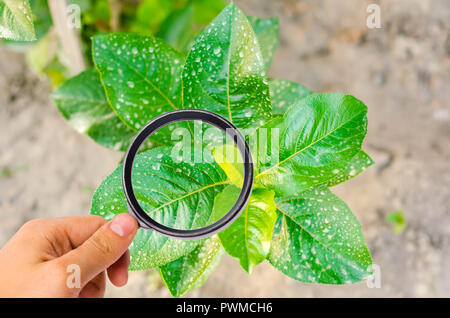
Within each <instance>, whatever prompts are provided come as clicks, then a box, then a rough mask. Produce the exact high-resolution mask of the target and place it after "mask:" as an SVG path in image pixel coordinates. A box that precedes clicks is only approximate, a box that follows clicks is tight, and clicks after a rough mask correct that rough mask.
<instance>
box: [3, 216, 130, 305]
mask: <svg viewBox="0 0 450 318" xmlns="http://www.w3.org/2000/svg"><path fill="white" fill-rule="evenodd" d="M137 229H138V226H137V223H136V220H135V219H134V218H133V217H132V216H131V215H129V214H127V213H124V214H119V215H118V216H116V217H115V218H114V219H113V220H112V221H110V222H106V221H105V220H104V219H103V218H101V217H98V216H93V215H90V216H78V217H65V218H54V219H39V220H33V221H30V222H28V223H26V224H25V225H24V226H22V227H21V228H20V230H19V231H18V232H17V233H16V234H15V235H14V236H13V237H12V238H11V240H10V241H9V242H8V243H7V244H6V245H5V246H4V247H3V248H2V249H1V250H0V297H103V296H104V293H105V285H106V272H107V273H108V277H109V280H110V281H111V283H113V284H114V285H115V286H123V285H125V284H126V283H127V280H128V266H129V264H130V254H129V251H128V246H129V245H130V244H131V242H132V241H133V238H134V236H135V235H136V231H137ZM74 268H76V269H79V274H80V275H79V288H77V287H78V286H77V287H75V288H74V286H73V284H69V283H68V279H70V275H71V274H73V273H76V270H74ZM74 282H75V283H76V279H75V280H74V281H72V283H74Z"/></svg>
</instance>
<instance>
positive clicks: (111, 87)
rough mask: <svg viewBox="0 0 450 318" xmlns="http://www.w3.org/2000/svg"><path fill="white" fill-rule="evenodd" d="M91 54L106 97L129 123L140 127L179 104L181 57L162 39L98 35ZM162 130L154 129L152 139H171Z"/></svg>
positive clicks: (182, 60) (124, 120) (135, 35)
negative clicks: (155, 130)
mask: <svg viewBox="0 0 450 318" xmlns="http://www.w3.org/2000/svg"><path fill="white" fill-rule="evenodd" d="M93 56H94V61H95V64H96V66H97V68H98V70H99V72H100V74H101V79H102V82H103V85H104V87H105V90H106V95H107V97H108V100H109V101H110V104H111V106H112V107H113V108H114V110H115V111H116V112H117V114H118V115H119V117H120V118H121V119H122V121H123V122H125V123H126V124H127V126H128V127H130V128H132V129H135V130H139V129H140V128H142V127H143V126H144V125H145V124H146V123H147V122H149V121H150V120H152V119H154V118H155V117H157V116H159V115H161V114H163V113H166V112H168V111H172V110H175V109H180V108H182V107H181V106H182V105H181V89H182V88H181V86H182V85H181V72H182V66H183V63H184V58H183V56H182V55H181V54H180V53H178V52H176V51H175V50H174V49H173V48H172V47H170V46H169V45H168V44H167V43H165V42H164V41H162V40H160V39H157V38H152V37H147V36H142V35H137V34H125V33H111V34H104V35H97V36H95V37H94V39H93ZM166 133H167V132H166ZM162 134H163V133H162V132H161V131H158V132H156V133H155V134H154V135H153V136H152V137H153V140H155V141H159V142H160V143H161V144H164V143H165V142H166V141H167V140H170V136H163V135H162ZM161 138H166V139H164V140H161Z"/></svg>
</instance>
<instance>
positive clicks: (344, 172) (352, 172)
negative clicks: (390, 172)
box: [327, 150, 375, 187]
mask: <svg viewBox="0 0 450 318" xmlns="http://www.w3.org/2000/svg"><path fill="white" fill-rule="evenodd" d="M374 163H375V162H374V161H373V160H372V158H370V156H369V155H368V154H366V153H365V152H364V151H363V150H360V151H359V152H358V153H357V154H356V155H355V156H354V157H353V158H352V159H351V160H350V161H349V162H348V163H347V165H346V166H345V167H344V168H343V169H341V170H339V171H338V170H337V169H336V170H334V171H333V172H335V173H336V176H335V177H334V178H333V179H330V180H329V181H328V182H327V186H328V187H333V186H335V185H338V184H340V183H343V182H345V181H348V180H350V179H352V178H354V177H356V176H357V175H359V174H360V173H362V172H364V170H366V169H367V168H369V167H370V166H371V165H373V164H374Z"/></svg>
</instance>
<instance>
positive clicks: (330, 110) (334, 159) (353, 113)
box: [255, 94, 367, 196]
mask: <svg viewBox="0 0 450 318" xmlns="http://www.w3.org/2000/svg"><path fill="white" fill-rule="evenodd" d="M366 113H367V106H366V105H364V104H363V103H362V102H361V101H359V100H358V99H356V98H355V97H353V96H350V95H344V94H311V95H309V96H307V97H306V98H303V99H302V100H300V101H299V103H298V104H296V105H294V106H292V107H291V108H289V110H288V111H287V112H286V114H285V115H284V116H283V118H282V119H281V120H279V121H280V122H281V124H280V125H279V126H278V127H276V128H278V129H279V146H278V145H272V148H278V151H279V160H278V162H275V161H265V162H264V161H262V160H261V159H262V158H261V157H258V163H259V165H258V170H259V173H258V174H257V175H256V176H255V180H256V182H257V183H258V184H261V185H264V186H266V187H268V188H269V189H275V192H276V193H277V196H289V195H295V194H296V193H300V192H302V191H304V190H307V189H309V188H311V187H313V186H316V185H320V184H323V183H326V182H328V181H329V180H330V179H333V178H334V177H336V173H337V172H338V171H340V169H343V168H344V167H345V166H346V165H347V162H349V161H350V160H351V159H352V158H353V157H354V156H355V155H356V154H357V153H358V152H359V151H360V149H361V144H362V141H363V139H364V136H365V134H366V128H367V117H366ZM272 150H273V149H272Z"/></svg>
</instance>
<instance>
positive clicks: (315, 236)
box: [268, 186, 372, 284]
mask: <svg viewBox="0 0 450 318" xmlns="http://www.w3.org/2000/svg"><path fill="white" fill-rule="evenodd" d="M277 211H278V214H279V217H278V220H277V225H276V227H275V231H274V235H273V238H272V244H271V249H270V255H269V258H268V259H269V262H270V263H271V264H272V265H273V266H274V267H275V268H276V269H278V270H279V271H281V272H282V273H283V274H285V275H287V276H289V277H291V278H293V279H296V280H299V281H301V282H305V283H322V284H352V283H356V282H359V281H362V280H365V279H367V278H368V277H369V276H370V270H369V266H370V265H371V264H372V258H371V256H370V253H369V251H368V249H367V247H366V245H365V242H364V236H363V233H362V230H361V225H360V224H359V222H358V220H357V219H356V217H355V216H354V215H353V213H352V212H351V211H350V209H349V208H348V206H347V205H346V204H345V203H344V202H343V201H342V200H340V199H339V198H338V197H337V196H335V195H334V194H333V193H331V192H330V190H328V189H327V188H326V187H325V186H321V187H317V188H314V189H311V190H309V191H306V192H304V193H302V194H300V195H298V196H296V197H291V198H283V199H279V200H277Z"/></svg>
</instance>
